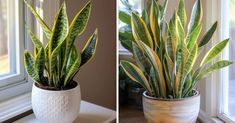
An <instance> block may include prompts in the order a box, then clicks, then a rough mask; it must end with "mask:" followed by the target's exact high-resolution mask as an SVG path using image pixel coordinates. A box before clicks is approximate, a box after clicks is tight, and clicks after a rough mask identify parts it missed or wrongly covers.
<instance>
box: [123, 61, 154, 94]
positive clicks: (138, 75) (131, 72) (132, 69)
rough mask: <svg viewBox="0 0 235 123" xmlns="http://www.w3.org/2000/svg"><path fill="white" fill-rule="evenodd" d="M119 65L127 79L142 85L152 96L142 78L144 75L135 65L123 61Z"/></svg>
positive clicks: (147, 84) (144, 79)
mask: <svg viewBox="0 0 235 123" xmlns="http://www.w3.org/2000/svg"><path fill="white" fill-rule="evenodd" d="M120 64H121V66H122V68H123V70H124V71H125V73H126V75H127V76H128V77H129V78H131V79H132V80H133V81H135V82H137V83H139V84H140V85H142V86H143V87H144V88H145V89H146V90H147V91H148V92H149V94H152V91H151V88H150V86H149V83H148V80H147V79H146V77H145V76H144V73H143V72H142V71H141V70H140V69H139V68H138V67H137V66H136V65H134V64H132V63H130V62H128V61H124V60H121V62H120Z"/></svg>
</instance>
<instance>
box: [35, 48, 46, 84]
mask: <svg viewBox="0 0 235 123" xmlns="http://www.w3.org/2000/svg"><path fill="white" fill-rule="evenodd" d="M44 67H45V50H44V48H43V47H41V48H40V50H39V51H38V54H37V56H36V58H35V63H34V69H35V72H36V73H37V74H38V76H39V81H40V82H43V78H44V74H43V73H44Z"/></svg>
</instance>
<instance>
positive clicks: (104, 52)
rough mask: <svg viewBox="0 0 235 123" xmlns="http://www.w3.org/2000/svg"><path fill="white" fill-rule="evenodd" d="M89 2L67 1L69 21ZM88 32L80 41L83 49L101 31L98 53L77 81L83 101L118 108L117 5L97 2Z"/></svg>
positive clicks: (112, 0) (81, 72) (95, 0)
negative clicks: (93, 35)
mask: <svg viewBox="0 0 235 123" xmlns="http://www.w3.org/2000/svg"><path fill="white" fill-rule="evenodd" d="M87 1H88V0H66V3H67V13H68V17H69V20H70V21H71V19H72V18H73V17H74V15H75V14H76V12H78V10H80V9H81V7H82V6H83V5H85V3H86V2H87ZM92 4H93V6H92V13H91V18H90V21H89V24H88V27H87V29H86V30H85V32H84V34H83V35H82V36H81V37H79V38H78V40H77V41H78V44H77V46H78V47H79V49H82V47H83V46H84V44H85V42H86V41H87V39H88V38H89V36H90V35H91V34H92V33H93V31H94V30H95V28H98V29H99V42H98V47H97V52H96V54H95V57H94V58H93V60H92V61H90V62H89V63H88V64H87V65H86V66H84V67H83V68H82V70H81V71H80V72H79V73H78V75H77V76H76V77H75V78H76V80H77V81H78V82H79V83H80V85H81V91H82V99H83V100H86V101H89V102H93V103H96V104H99V105H102V106H105V107H108V108H112V109H115V108H116V1H115V0H102V2H101V1H99V0H93V1H92Z"/></svg>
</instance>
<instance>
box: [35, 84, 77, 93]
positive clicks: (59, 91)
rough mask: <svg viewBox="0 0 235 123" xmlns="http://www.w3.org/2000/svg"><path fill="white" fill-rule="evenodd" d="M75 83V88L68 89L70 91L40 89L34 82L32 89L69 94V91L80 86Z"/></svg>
mask: <svg viewBox="0 0 235 123" xmlns="http://www.w3.org/2000/svg"><path fill="white" fill-rule="evenodd" d="M74 82H75V83H76V86H75V87H73V88H70V89H66V90H49V89H44V88H40V87H38V86H37V85H36V83H35V82H34V83H33V87H35V88H37V89H38V90H40V91H45V92H58V93H61V92H69V91H73V90H75V89H76V88H78V87H79V86H80V85H79V83H78V82H76V81H74Z"/></svg>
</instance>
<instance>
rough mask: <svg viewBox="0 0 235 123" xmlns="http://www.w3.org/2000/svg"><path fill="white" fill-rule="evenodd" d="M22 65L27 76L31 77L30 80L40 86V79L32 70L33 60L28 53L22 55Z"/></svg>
mask: <svg viewBox="0 0 235 123" xmlns="http://www.w3.org/2000/svg"><path fill="white" fill-rule="evenodd" d="M24 63H25V69H26V72H27V73H28V75H29V76H30V77H31V79H32V80H33V81H34V82H36V83H38V84H40V79H39V76H38V75H37V73H36V72H35V69H34V58H33V56H32V55H31V54H30V53H29V52H27V51H26V52H25V53H24Z"/></svg>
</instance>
